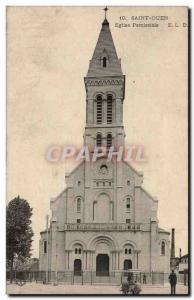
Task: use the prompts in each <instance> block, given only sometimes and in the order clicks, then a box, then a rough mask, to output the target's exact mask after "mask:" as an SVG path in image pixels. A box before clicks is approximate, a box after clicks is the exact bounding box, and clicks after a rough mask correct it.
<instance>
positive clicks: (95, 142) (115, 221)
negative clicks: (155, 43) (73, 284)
mask: <svg viewBox="0 0 194 300" xmlns="http://www.w3.org/2000/svg"><path fill="white" fill-rule="evenodd" d="M84 82H85V89H86V126H85V134H84V146H87V147H89V149H90V152H91V153H93V151H94V149H95V147H99V149H100V147H106V148H107V149H110V148H111V147H113V148H111V149H114V151H116V150H118V148H119V147H120V146H122V147H124V140H125V133H124V126H123V107H124V98H125V76H124V75H123V73H122V69H121V62H120V60H119V59H118V56H117V53H116V49H115V46H114V42H113V39H112V35H111V32H110V28H109V23H108V21H107V19H106V18H105V20H104V22H103V23H102V28H101V31H100V34H99V38H98V41H97V44H96V47H95V50H94V53H93V56H92V59H91V60H90V63H89V70H88V73H87V76H86V77H85V78H84ZM65 179H66V188H65V189H64V190H63V191H62V192H61V193H60V194H59V195H58V196H57V197H56V198H55V199H54V200H52V201H51V211H52V217H51V220H50V224H49V230H48V231H42V232H41V238H40V250H39V253H40V257H39V259H40V264H39V269H40V271H47V270H49V271H72V272H74V274H75V275H76V274H77V275H79V274H80V273H81V271H93V272H95V273H96V276H109V274H110V272H113V271H123V270H134V271H137V270H138V271H141V272H152V271H155V272H164V273H168V272H169V267H170V253H169V252H170V251H169V246H170V242H169V232H167V231H165V230H163V229H161V228H160V227H159V224H158V219H157V207H158V200H157V199H154V198H153V197H152V196H151V195H150V194H149V193H148V192H147V191H145V190H144V188H143V187H142V183H143V175H142V173H140V172H137V171H136V170H135V169H134V168H133V167H132V166H130V164H129V163H127V162H126V161H124V160H121V161H117V160H116V159H111V160H110V161H108V160H107V157H106V155H105V156H103V157H99V158H98V159H97V161H95V162H93V161H89V162H88V161H85V160H83V161H82V162H81V163H80V164H79V165H78V166H77V167H76V168H75V169H74V170H73V171H72V172H71V173H69V174H66V177H65Z"/></svg>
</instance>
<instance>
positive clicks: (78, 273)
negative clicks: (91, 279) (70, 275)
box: [74, 259, 82, 276]
mask: <svg viewBox="0 0 194 300" xmlns="http://www.w3.org/2000/svg"><path fill="white" fill-rule="evenodd" d="M81 271H82V261H81V259H75V260H74V276H81Z"/></svg>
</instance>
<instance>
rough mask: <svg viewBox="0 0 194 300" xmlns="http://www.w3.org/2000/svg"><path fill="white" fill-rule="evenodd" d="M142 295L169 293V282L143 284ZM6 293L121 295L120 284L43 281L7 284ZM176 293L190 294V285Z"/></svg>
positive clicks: (178, 288)
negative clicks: (77, 283) (49, 282)
mask: <svg viewBox="0 0 194 300" xmlns="http://www.w3.org/2000/svg"><path fill="white" fill-rule="evenodd" d="M141 288H142V291H141V295H150V294H152V295H160V294H161V295H169V294H170V286H169V284H165V285H164V286H162V285H148V284H147V285H141ZM6 293H7V294H9V295H14V294H17V295H18V294H20V295H21V294H39V295H40V294H42V295H43V294H44V295H46V294H63V295H71V294H82V295H84V294H85V295H86V294H89V295H95V294H97V295H121V291H120V286H110V285H109V286H107V285H65V284H59V285H54V284H42V283H35V282H32V283H26V284H25V285H23V286H18V285H17V284H15V283H13V284H7V288H6ZM176 293H177V294H180V295H188V287H187V286H184V285H182V284H177V286H176Z"/></svg>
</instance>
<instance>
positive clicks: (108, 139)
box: [106, 133, 112, 148]
mask: <svg viewBox="0 0 194 300" xmlns="http://www.w3.org/2000/svg"><path fill="white" fill-rule="evenodd" d="M106 146H107V148H110V147H111V146H112V134H111V133H108V134H107V141H106Z"/></svg>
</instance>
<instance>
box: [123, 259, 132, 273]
mask: <svg viewBox="0 0 194 300" xmlns="http://www.w3.org/2000/svg"><path fill="white" fill-rule="evenodd" d="M129 269H132V261H131V259H125V260H124V270H129Z"/></svg>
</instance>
